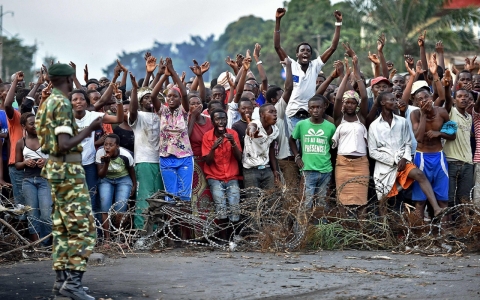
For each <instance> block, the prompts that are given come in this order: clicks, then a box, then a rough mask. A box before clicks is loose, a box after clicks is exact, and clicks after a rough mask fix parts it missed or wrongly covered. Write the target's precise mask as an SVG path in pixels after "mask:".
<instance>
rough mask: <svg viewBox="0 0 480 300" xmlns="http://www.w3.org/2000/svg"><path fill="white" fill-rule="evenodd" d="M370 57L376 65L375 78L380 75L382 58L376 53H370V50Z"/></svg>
mask: <svg viewBox="0 0 480 300" xmlns="http://www.w3.org/2000/svg"><path fill="white" fill-rule="evenodd" d="M368 59H369V60H370V61H371V62H372V63H373V64H374V66H375V68H374V74H373V78H376V77H378V76H380V59H379V58H378V56H377V55H376V54H372V53H370V51H368Z"/></svg>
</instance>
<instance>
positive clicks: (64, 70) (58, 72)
mask: <svg viewBox="0 0 480 300" xmlns="http://www.w3.org/2000/svg"><path fill="white" fill-rule="evenodd" d="M73 74H75V70H74V69H73V68H72V67H70V66H69V65H66V64H53V65H52V66H50V68H48V76H70V75H73Z"/></svg>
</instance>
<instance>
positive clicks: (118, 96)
mask: <svg viewBox="0 0 480 300" xmlns="http://www.w3.org/2000/svg"><path fill="white" fill-rule="evenodd" d="M113 92H114V93H115V103H116V104H117V114H116V115H109V114H105V115H104V116H103V123H105V124H118V123H122V122H123V115H124V112H123V101H122V91H121V90H119V89H118V86H117V84H116V83H113Z"/></svg>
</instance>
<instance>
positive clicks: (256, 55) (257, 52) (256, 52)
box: [253, 43, 268, 92]
mask: <svg viewBox="0 0 480 300" xmlns="http://www.w3.org/2000/svg"><path fill="white" fill-rule="evenodd" d="M261 49H262V46H260V44H259V43H256V44H255V49H254V50H253V58H254V59H255V62H256V63H257V69H258V74H259V75H260V79H261V80H262V87H261V89H260V92H262V91H265V92H267V90H268V78H267V73H265V68H264V67H263V62H262V61H261V60H260V50H261Z"/></svg>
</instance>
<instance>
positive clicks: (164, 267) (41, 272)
mask: <svg viewBox="0 0 480 300" xmlns="http://www.w3.org/2000/svg"><path fill="white" fill-rule="evenodd" d="M51 264H52V262H51V260H45V261H23V262H18V263H14V264H7V265H2V266H0V299H3V300H7V299H48V297H49V296H50V290H51V287H52V284H53V280H54V272H53V271H52V269H51ZM84 284H85V285H86V286H88V287H89V288H90V290H91V294H92V295H93V296H95V297H96V299H100V298H103V299H292V298H295V299H396V298H405V299H427V298H429V299H480V288H479V287H480V255H479V254H466V255H464V256H463V257H456V256H449V257H441V256H438V257H428V256H420V255H414V254H410V255H396V254H393V253H391V252H368V251H324V252H317V253H312V254H305V253H276V254H275V253H256V252H233V253H227V252H221V251H214V252H209V251H203V252H199V251H191V250H185V249H176V250H170V251H165V252H161V253H153V254H152V253H139V254H136V255H132V254H130V255H128V256H127V257H124V258H115V259H113V258H108V257H107V258H106V259H105V260H104V262H103V263H100V264H98V263H97V264H91V265H90V266H89V268H88V271H87V273H86V274H85V277H84Z"/></svg>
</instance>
